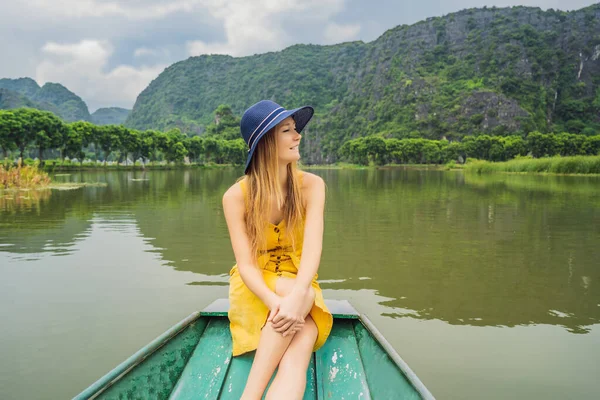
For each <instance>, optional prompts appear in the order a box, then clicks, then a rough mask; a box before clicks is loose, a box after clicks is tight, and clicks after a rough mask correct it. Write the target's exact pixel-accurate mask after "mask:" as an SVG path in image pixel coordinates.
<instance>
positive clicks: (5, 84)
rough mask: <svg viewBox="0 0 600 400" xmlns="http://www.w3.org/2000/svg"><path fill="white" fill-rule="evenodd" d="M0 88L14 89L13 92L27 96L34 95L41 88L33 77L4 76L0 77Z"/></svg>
mask: <svg viewBox="0 0 600 400" xmlns="http://www.w3.org/2000/svg"><path fill="white" fill-rule="evenodd" d="M0 88H2V89H8V90H12V91H13V92H17V93H19V94H22V95H23V96H25V97H32V96H33V95H34V94H35V93H36V92H37V91H38V90H40V86H39V85H38V84H37V82H36V81H34V80H33V79H31V78H18V79H8V78H2V79H0Z"/></svg>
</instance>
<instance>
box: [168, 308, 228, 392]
mask: <svg viewBox="0 0 600 400" xmlns="http://www.w3.org/2000/svg"><path fill="white" fill-rule="evenodd" d="M230 363H231V333H230V331H229V321H228V320H227V318H211V320H210V322H209V323H208V326H207V327H206V330H205V331H204V334H203V335H202V337H201V338H200V342H199V343H198V346H196V349H195V350H194V352H193V353H192V356H191V357H190V359H189V360H188V363H187V365H186V367H185V369H184V370H183V373H182V374H181V377H180V378H179V381H178V382H177V385H175V388H174V389H173V392H172V393H171V396H170V397H169V399H177V400H188V399H190V400H191V399H212V400H216V399H217V398H218V397H219V392H220V391H221V387H222V385H223V381H224V380H225V377H226V376H227V370H228V368H229V364H230Z"/></svg>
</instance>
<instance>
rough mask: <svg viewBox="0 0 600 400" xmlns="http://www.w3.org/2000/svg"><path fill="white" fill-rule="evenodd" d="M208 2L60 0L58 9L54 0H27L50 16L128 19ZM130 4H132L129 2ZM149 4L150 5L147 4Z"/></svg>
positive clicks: (167, 12) (171, 11) (147, 16)
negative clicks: (126, 2) (119, 17)
mask: <svg viewBox="0 0 600 400" xmlns="http://www.w3.org/2000/svg"><path fill="white" fill-rule="evenodd" d="M207 1H210V0H179V1H162V2H158V3H157V2H151V1H137V2H133V3H135V4H133V5H128V4H123V2H118V1H98V0H62V1H61V5H60V6H59V7H57V6H56V1H54V0H28V1H27V2H28V3H29V6H30V7H31V8H32V9H35V10H37V11H42V12H44V13H47V14H49V15H52V16H63V17H71V18H82V17H110V16H123V17H126V18H129V19H155V18H163V17H165V16H167V15H169V14H172V13H176V12H181V11H186V12H189V11H192V10H193V9H194V8H195V7H197V6H198V5H202V4H203V3H206V2H207ZM129 3H132V2H129ZM148 3H150V4H148Z"/></svg>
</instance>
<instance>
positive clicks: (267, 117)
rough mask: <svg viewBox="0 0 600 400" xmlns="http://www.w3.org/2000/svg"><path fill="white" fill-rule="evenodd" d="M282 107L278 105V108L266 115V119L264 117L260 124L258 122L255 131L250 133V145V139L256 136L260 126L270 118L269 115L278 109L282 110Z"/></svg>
mask: <svg viewBox="0 0 600 400" xmlns="http://www.w3.org/2000/svg"><path fill="white" fill-rule="evenodd" d="M282 108H283V107H278V108H276V109H274V110H273V111H271V112H270V113H269V115H267V116H266V117H265V119H263V120H262V121H261V122H260V124H258V125H257V126H256V129H254V132H252V135H250V137H249V138H248V145H250V141H251V140H252V137H253V136H254V134H255V133H256V131H257V130H258V128H260V127H261V126H262V124H264V123H265V121H266V120H267V119H269V117H270V116H271V115H273V113H274V112H277V111H279V110H281V109H282ZM267 125H268V124H267Z"/></svg>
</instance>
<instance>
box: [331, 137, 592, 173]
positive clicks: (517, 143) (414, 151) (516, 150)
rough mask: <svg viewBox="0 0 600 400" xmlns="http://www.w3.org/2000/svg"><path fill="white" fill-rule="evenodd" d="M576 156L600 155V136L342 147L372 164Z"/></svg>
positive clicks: (367, 142)
mask: <svg viewBox="0 0 600 400" xmlns="http://www.w3.org/2000/svg"><path fill="white" fill-rule="evenodd" d="M527 154H531V155H532V157H536V158H539V157H551V156H575V155H597V154H600V135H596V136H585V135H575V134H570V133H561V134H542V133H540V132H531V133H529V134H528V135H527V136H526V137H525V138H523V137H521V136H515V135H513V136H489V135H479V136H468V137H465V138H464V139H463V140H462V141H460V142H459V141H454V142H450V141H448V140H430V139H396V138H391V139H384V138H382V137H379V136H367V137H364V138H358V139H352V140H349V141H347V142H346V143H344V145H343V146H342V147H341V148H340V151H339V157H340V158H342V159H345V160H347V161H349V162H352V163H355V164H360V165H369V164H370V163H374V164H377V165H384V164H389V163H395V164H398V163H400V164H440V163H447V162H450V161H462V162H464V161H466V159H467V157H470V158H477V159H480V160H489V161H506V160H511V159H513V158H515V157H517V156H525V155H527Z"/></svg>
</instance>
